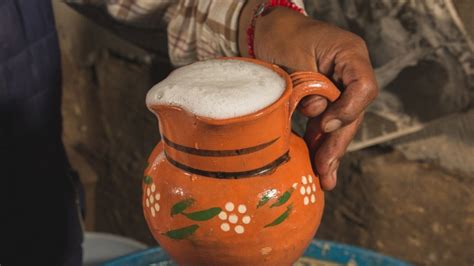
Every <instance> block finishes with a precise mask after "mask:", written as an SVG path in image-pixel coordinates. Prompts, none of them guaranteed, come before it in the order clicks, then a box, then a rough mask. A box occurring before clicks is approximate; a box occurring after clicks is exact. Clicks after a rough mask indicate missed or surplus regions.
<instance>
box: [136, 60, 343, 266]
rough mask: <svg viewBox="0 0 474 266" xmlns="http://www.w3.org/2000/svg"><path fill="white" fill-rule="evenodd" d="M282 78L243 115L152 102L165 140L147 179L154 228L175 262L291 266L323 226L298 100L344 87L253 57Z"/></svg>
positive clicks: (146, 200)
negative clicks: (298, 123) (216, 115)
mask: <svg viewBox="0 0 474 266" xmlns="http://www.w3.org/2000/svg"><path fill="white" fill-rule="evenodd" d="M226 59H228V60H244V61H246V62H251V63H254V64H258V65H261V66H264V67H267V68H269V69H271V70H272V71H274V72H276V73H277V74H278V75H279V76H281V77H282V78H283V79H284V80H285V82H286V88H285V90H284V92H283V94H282V95H281V97H280V98H279V99H278V100H277V101H276V102H274V103H273V104H271V105H269V106H267V107H265V108H264V109H262V110H260V111H258V112H255V113H252V114H249V115H244V116H240V117H235V118H229V119H222V120H216V119H210V118H206V117H200V116H196V115H194V114H191V113H189V112H187V111H186V110H184V109H182V108H180V107H176V106H169V105H156V106H148V108H150V109H151V110H153V112H154V113H156V114H157V116H158V121H159V126H160V130H161V139H162V141H161V142H159V143H158V144H157V145H156V147H155V148H154V150H153V151H152V153H151V155H150V157H149V159H148V166H147V168H146V170H145V176H144V179H143V201H142V203H143V210H144V215H145V219H146V221H147V223H148V226H149V228H150V231H151V233H152V234H153V236H154V237H155V239H156V240H157V241H158V242H159V244H160V245H161V247H162V248H163V249H164V250H165V251H166V252H167V253H168V254H169V255H170V256H171V258H172V259H173V260H174V261H176V262H177V263H178V264H179V265H291V264H292V263H294V262H295V261H297V260H298V258H299V257H300V256H301V255H302V254H303V252H304V250H305V248H306V247H307V246H308V245H309V243H310V241H311V239H312V238H313V236H314V235H315V233H316V230H317V228H318V226H319V224H320V221H321V216H322V213H323V207H324V194H323V191H322V190H321V187H320V184H319V179H318V176H317V175H315V173H314V172H313V170H312V167H311V162H310V155H309V153H308V149H307V146H306V144H305V142H304V141H303V139H302V138H300V137H299V136H297V135H295V134H293V133H292V131H291V115H292V113H293V111H294V110H295V108H296V106H297V104H298V102H299V101H300V100H301V99H302V98H303V97H305V96H307V95H311V94H315V95H321V96H324V97H325V98H327V99H328V100H329V101H334V100H336V98H337V97H338V96H339V94H340V93H339V90H338V89H337V88H336V87H335V86H334V85H333V84H332V83H331V81H329V80H328V79H327V78H325V77H324V76H322V75H321V74H318V73H314V72H295V73H293V74H291V75H289V74H288V73H286V72H285V71H284V70H282V69H281V68H279V67H278V66H276V65H272V64H269V63H265V62H262V61H259V60H256V59H247V58H223V59H222V60H226Z"/></svg>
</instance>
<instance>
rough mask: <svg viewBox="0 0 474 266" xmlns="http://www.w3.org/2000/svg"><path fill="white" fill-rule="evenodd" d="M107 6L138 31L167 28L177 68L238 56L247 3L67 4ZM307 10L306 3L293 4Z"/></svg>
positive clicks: (101, 0)
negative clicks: (195, 62) (165, 26)
mask: <svg viewBox="0 0 474 266" xmlns="http://www.w3.org/2000/svg"><path fill="white" fill-rule="evenodd" d="M66 1H69V2H74V3H77V2H81V3H95V4H102V5H104V4H105V5H106V7H107V11H108V13H109V14H110V15H111V16H112V17H114V18H115V19H117V20H119V21H122V22H124V23H130V24H134V25H135V26H139V27H147V28H150V27H151V28H154V27H159V26H160V25H163V24H166V25H167V34H168V52H169V56H170V59H171V63H172V64H173V65H175V66H182V65H186V64H190V63H192V62H194V61H197V60H205V59H209V58H215V57H219V56H236V55H238V54H239V50H238V46H237V43H238V40H237V30H238V25H239V15H240V11H241V9H242V7H243V6H244V4H245V0H66ZM293 2H294V3H295V4H297V5H298V6H299V7H301V8H304V5H303V0H293Z"/></svg>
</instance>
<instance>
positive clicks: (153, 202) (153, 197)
mask: <svg viewBox="0 0 474 266" xmlns="http://www.w3.org/2000/svg"><path fill="white" fill-rule="evenodd" d="M160 198H161V195H160V193H159V192H158V191H156V186H155V183H151V185H150V186H148V187H147V188H146V199H145V206H146V207H147V208H149V209H150V212H151V216H153V217H155V215H156V213H158V212H159V211H160V204H159V203H158V201H159V200H160Z"/></svg>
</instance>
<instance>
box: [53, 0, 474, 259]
mask: <svg viewBox="0 0 474 266" xmlns="http://www.w3.org/2000/svg"><path fill="white" fill-rule="evenodd" d="M53 2H54V7H55V13H56V20H57V27H58V30H59V35H60V42H61V43H60V45H61V51H62V64H63V87H64V89H63V118H64V141H65V143H66V146H67V149H68V154H69V156H70V160H71V161H72V163H73V165H74V166H75V168H76V169H77V170H78V172H79V173H80V176H81V179H82V180H83V182H84V183H85V185H86V190H87V205H88V206H87V207H88V216H87V219H86V229H88V230H96V231H105V232H111V233H114V234H119V235H124V236H127V237H131V238H134V239H137V240H140V241H143V242H146V243H148V244H150V245H154V244H155V243H156V242H155V241H154V240H153V239H152V237H151V235H150V234H149V231H148V228H147V226H146V224H145V221H144V219H143V214H142V210H141V205H140V195H141V178H142V172H143V169H144V166H145V161H146V157H147V156H148V154H149V152H150V151H151V149H152V148H153V146H154V145H155V144H156V143H157V141H158V140H159V133H158V128H157V124H156V120H155V118H154V116H153V115H152V114H151V113H150V112H149V111H148V110H147V109H146V107H145V104H144V102H145V101H144V100H145V94H146V92H147V91H148V89H149V88H151V86H152V85H154V84H155V83H157V82H158V81H159V80H161V79H162V78H164V77H165V76H166V75H167V74H168V73H169V71H170V70H171V69H172V67H171V66H170V64H169V62H168V58H167V55H166V33H165V32H164V31H161V32H150V31H144V30H141V29H135V28H130V27H126V26H124V25H120V24H118V23H115V22H114V21H111V19H110V18H108V17H107V16H106V15H105V13H103V12H102V11H101V10H97V9H79V10H77V9H76V10H74V9H73V8H71V7H70V6H68V5H66V4H64V3H63V2H61V1H59V0H54V1H53ZM306 5H307V10H308V13H309V14H310V15H311V16H313V17H315V18H318V19H321V20H325V21H328V22H331V23H335V24H337V25H339V26H341V27H343V28H346V29H348V30H351V31H353V32H355V33H357V34H359V35H361V36H362V37H363V38H364V39H365V40H366V41H367V43H368V47H369V50H370V53H371V58H372V60H373V64H374V67H375V68H376V74H377V79H378V81H379V84H380V85H381V89H382V92H381V96H380V97H379V99H378V100H377V102H376V103H374V104H373V105H372V106H371V108H370V110H369V112H368V114H367V118H366V120H365V122H364V125H363V126H362V128H361V130H360V131H359V134H358V136H357V138H356V139H355V141H354V143H352V145H351V152H350V153H348V154H347V156H346V157H345V158H344V160H343V163H342V167H341V173H340V179H339V181H338V186H337V188H336V189H335V190H334V191H332V192H329V193H326V197H327V205H326V208H325V215H324V218H323V222H322V225H321V227H320V230H319V231H318V234H317V237H318V238H321V239H328V240H334V241H339V242H343V243H348V244H353V245H359V246H362V247H366V248H370V249H373V250H376V251H380V252H383V253H386V254H388V255H391V256H394V257H398V258H402V259H405V260H408V261H411V262H414V263H416V264H420V265H472V264H473V263H474V256H473V253H472V251H473V250H474V244H473V241H472V240H473V239H474V191H473V189H472V188H473V187H474V186H473V185H474V110H473V108H472V100H473V82H474V78H473V75H474V71H473V68H474V60H473V50H472V49H473V46H472V40H473V39H472V36H474V19H473V17H472V14H473V13H474V2H473V1H469V0H457V1H448V0H445V1H441V0H440V1H428V0H426V1H423V0H413V1H356V0H354V1H350V0H347V1H343V0H339V1H329V0H326V1H323V0H315V1H310V0H308V1H306ZM78 11H79V12H78ZM303 124H304V121H302V119H301V118H295V121H294V126H295V128H297V129H298V130H300V131H301V130H302V125H303Z"/></svg>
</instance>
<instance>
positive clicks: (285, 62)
mask: <svg viewBox="0 0 474 266" xmlns="http://www.w3.org/2000/svg"><path fill="white" fill-rule="evenodd" d="M255 2H259V0H257V1H253V4H254V6H253V8H252V11H249V9H250V8H249V7H248V6H246V8H248V9H247V10H245V9H244V10H243V11H242V14H241V19H240V24H239V27H240V28H239V45H240V51H241V54H242V55H243V56H248V53H247V45H246V34H245V29H246V28H247V27H248V22H249V21H250V20H251V17H252V12H253V9H254V7H255V6H256V3H255ZM260 2H261V1H260ZM251 3H252V1H250V3H249V4H248V5H250V6H251V5H252V4H251ZM254 51H255V56H256V58H258V59H261V60H264V61H267V62H271V63H274V64H277V65H280V66H283V67H285V68H287V70H290V71H308V70H310V71H315V72H319V73H322V74H324V75H326V76H327V77H329V78H330V79H331V80H332V81H333V82H335V84H337V85H338V87H339V88H341V89H342V94H341V96H340V97H339V99H338V100H336V101H335V102H334V103H331V104H330V105H328V103H327V100H326V99H324V98H323V97H321V96H314V95H313V96H308V97H305V98H304V99H303V100H302V101H301V103H300V106H299V109H300V111H301V112H302V113H303V114H304V115H306V116H308V117H309V118H310V119H309V121H308V126H307V129H306V133H305V140H306V142H307V143H309V144H310V152H311V154H312V155H313V158H315V160H314V162H313V167H315V168H316V169H315V170H316V171H317V172H318V173H319V176H320V180H321V186H322V188H323V189H325V190H331V189H333V188H334V187H335V186H336V180H337V169H338V167H339V162H340V159H341V157H342V156H343V155H344V153H345V151H346V149H347V146H348V145H349V143H350V142H351V140H352V138H353V137H354V135H355V133H356V131H357V128H358V126H359V125H360V123H361V122H362V119H363V114H364V110H365V108H367V106H368V105H369V103H370V102H372V101H373V100H374V99H375V97H376V96H377V94H378V87H377V83H376V81H375V76H374V73H373V69H372V66H371V63H370V59H369V55H368V52H367V47H366V45H365V42H364V41H363V40H362V39H361V38H360V37H358V36H357V35H355V34H353V33H350V32H347V31H344V30H342V29H340V28H338V27H335V26H332V25H329V24H327V23H324V22H320V21H317V20H313V19H311V18H308V17H306V16H304V15H302V14H299V13H298V12H295V11H294V10H291V9H289V8H285V7H276V8H273V9H272V10H271V11H270V13H268V14H267V15H265V16H262V17H259V18H257V20H256V25H255V36H254ZM319 115H321V116H319ZM321 131H322V132H324V133H326V134H324V136H323V138H321V140H319V141H318V143H314V139H315V137H316V135H317V133H318V132H321Z"/></svg>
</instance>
